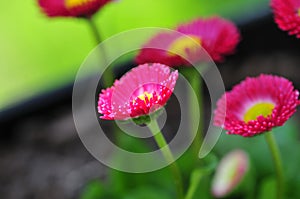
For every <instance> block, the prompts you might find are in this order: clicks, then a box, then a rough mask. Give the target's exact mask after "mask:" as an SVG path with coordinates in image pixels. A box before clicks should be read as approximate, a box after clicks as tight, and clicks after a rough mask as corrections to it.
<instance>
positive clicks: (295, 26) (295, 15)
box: [271, 0, 300, 38]
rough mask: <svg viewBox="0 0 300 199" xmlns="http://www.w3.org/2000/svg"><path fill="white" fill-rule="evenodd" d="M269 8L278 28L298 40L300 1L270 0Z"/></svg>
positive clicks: (299, 36) (299, 32)
mask: <svg viewBox="0 0 300 199" xmlns="http://www.w3.org/2000/svg"><path fill="white" fill-rule="evenodd" d="M271 7H272V8H273V12H274V18H275V22H276V23H277V25H278V26H279V28H280V29H282V30H284V31H288V33H289V34H290V35H296V37H297V38H300V0H272V1H271Z"/></svg>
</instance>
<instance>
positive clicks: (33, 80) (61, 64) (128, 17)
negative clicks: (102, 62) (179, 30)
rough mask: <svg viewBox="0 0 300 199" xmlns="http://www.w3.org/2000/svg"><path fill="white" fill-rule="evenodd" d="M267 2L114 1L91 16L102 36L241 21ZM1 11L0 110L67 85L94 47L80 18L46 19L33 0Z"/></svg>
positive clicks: (9, 4)
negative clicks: (204, 20)
mask: <svg viewBox="0 0 300 199" xmlns="http://www.w3.org/2000/svg"><path fill="white" fill-rule="evenodd" d="M268 2H269V1H268V0H226V1H224V0H185V1H183V0H143V1H141V0H118V1H115V2H113V3H111V4H109V5H107V6H105V8H104V9H102V10H101V11H100V12H99V13H97V15H96V16H95V17H96V22H97V25H98V27H99V28H100V29H101V34H102V35H103V37H104V38H107V37H110V36H112V35H114V34H116V33H119V32H122V31H124V30H128V29H132V28H139V27H149V26H154V27H166V28H172V27H174V26H175V25H176V24H178V23H180V22H185V21H188V20H190V19H193V18H195V17H198V16H208V15H214V14H218V15H221V16H223V17H227V18H230V19H233V20H234V21H236V22H242V21H244V20H247V19H250V18H251V17H253V16H257V15H258V13H260V12H263V11H265V10H267V9H268ZM0 9H1V12H0V25H1V31H0V43H1V45H0V52H1V53H0V66H1V67H0V74H1V78H0V84H1V90H0V112H1V110H4V109H6V108H8V107H10V106H14V105H15V104H16V103H20V102H21V101H24V100H26V99H30V98H32V97H34V96H37V95H40V94H42V93H45V92H47V91H49V90H53V89H55V88H58V87H61V86H63V85H66V84H70V83H72V82H73V80H74V77H75V75H76V71H77V69H78V68H79V66H80V64H81V63H82V62H83V61H84V59H85V57H86V56H87V55H88V53H89V52H90V51H91V50H92V49H93V48H94V47H95V43H94V39H93V38H92V37H91V32H90V29H89V27H88V25H87V23H86V22H85V21H84V20H81V19H71V18H47V17H46V16H44V15H43V14H42V13H41V12H40V9H39V7H38V6H37V2H36V0H26V1H19V0H18V1H17V0H13V1H1V2H0ZM127 42H130V41H127ZM123 45H124V44H123ZM53 97H55V96H53Z"/></svg>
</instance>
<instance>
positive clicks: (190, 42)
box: [168, 36, 201, 57]
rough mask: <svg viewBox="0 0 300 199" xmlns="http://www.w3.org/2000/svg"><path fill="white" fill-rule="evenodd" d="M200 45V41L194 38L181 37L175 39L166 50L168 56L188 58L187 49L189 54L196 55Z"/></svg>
mask: <svg viewBox="0 0 300 199" xmlns="http://www.w3.org/2000/svg"><path fill="white" fill-rule="evenodd" d="M199 45H201V39H200V38H199V37H196V36H189V37H188V36H182V37H179V38H178V39H176V40H175V41H174V42H173V43H172V44H171V45H170V46H169V48H168V55H170V56H176V55H180V56H182V57H188V54H187V51H186V50H187V49H188V51H189V52H190V53H196V52H197V50H199Z"/></svg>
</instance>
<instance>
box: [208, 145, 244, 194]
mask: <svg viewBox="0 0 300 199" xmlns="http://www.w3.org/2000/svg"><path fill="white" fill-rule="evenodd" d="M249 167H250V163H249V157H248V155H247V154H246V153H245V152H244V151H242V150H234V151H232V152H230V153H228V154H227V155H226V156H225V157H224V158H222V160H221V162H220V164H219V166H218V168H217V171H216V174H215V176H214V178H213V181H212V194H213V195H214V196H215V197H217V198H223V197H225V196H226V195H228V194H230V193H231V192H233V191H234V190H235V188H237V186H238V185H239V184H241V183H242V181H243V179H244V178H245V175H246V174H247V172H248V171H249Z"/></svg>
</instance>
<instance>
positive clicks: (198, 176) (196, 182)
mask: <svg viewBox="0 0 300 199" xmlns="http://www.w3.org/2000/svg"><path fill="white" fill-rule="evenodd" d="M192 177H193V180H192V183H191V185H190V187H189V189H188V192H187V194H186V196H185V199H193V198H194V195H195V193H196V191H197V189H198V187H199V184H200V181H201V179H202V177H203V174H202V173H201V172H197V173H194V175H193V176H192Z"/></svg>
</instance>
